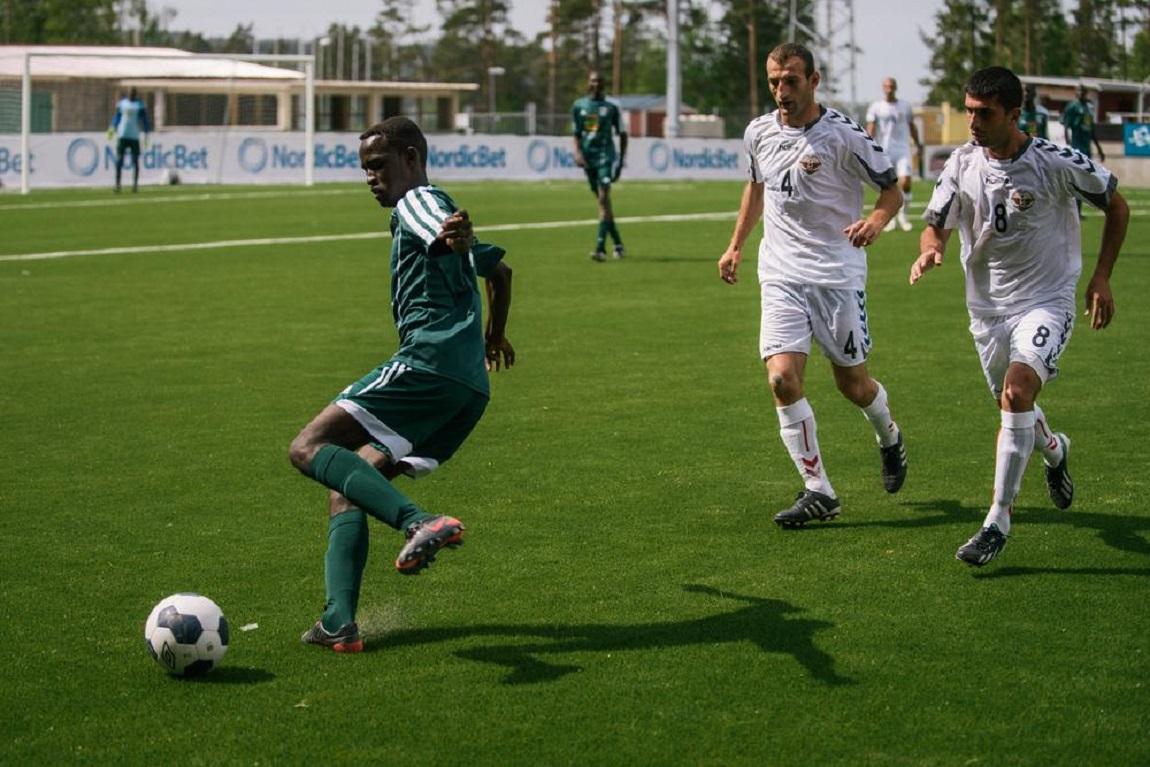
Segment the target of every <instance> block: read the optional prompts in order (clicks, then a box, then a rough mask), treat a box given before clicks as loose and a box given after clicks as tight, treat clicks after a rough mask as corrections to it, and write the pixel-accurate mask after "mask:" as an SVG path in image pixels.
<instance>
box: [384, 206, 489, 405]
mask: <svg viewBox="0 0 1150 767" xmlns="http://www.w3.org/2000/svg"><path fill="white" fill-rule="evenodd" d="M455 210H456V206H455V202H454V201H453V200H452V199H451V198H450V197H449V196H448V195H447V194H446V193H445V192H443V191H442V190H441V189H437V188H436V187H434V186H421V187H417V188H415V189H412V190H411V191H409V192H408V193H407V194H405V195H404V196H403V198H402V199H401V200H400V201H399V202H398V203H397V204H396V206H395V210H394V211H393V212H392V214H391V236H392V240H391V312H392V315H393V317H394V318H395V328H396V330H397V331H398V333H399V350H398V351H397V352H396V353H395V355H394V357H393V359H395V360H398V361H401V362H404V363H406V364H408V365H410V366H411V367H412V368H413V369H415V370H422V371H424V372H427V373H435V374H436V375H441V376H443V377H445V378H450V379H451V380H453V381H458V382H459V383H462V384H464V385H465V386H468V387H470V388H472V389H474V390H476V391H478V392H481V393H483V394H488V393H489V392H490V388H489V385H488V382H487V370H486V368H485V367H484V364H483V360H484V346H483V322H482V318H483V302H482V299H481V298H480V295H479V290H478V288H477V286H476V274H479V275H480V276H484V275H488V274H491V272H492V271H493V270H494V269H495V266H496V264H498V262H499V260H500V259H501V258H502V257H503V253H504V251H503V250H502V249H501V248H498V247H496V246H494V245H477V246H475V247H473V248H472V249H471V253H470V254H469V255H468V256H462V257H461V256H459V255H458V254H456V253H455V251H453V250H452V249H451V248H450V247H448V246H447V244H446V243H445V242H444V241H443V240H438V239H436V237H437V235H438V234H439V230H440V228H441V227H442V225H443V221H444V219H446V218H447V217H448V216H450V215H451V214H452V213H454V212H455Z"/></svg>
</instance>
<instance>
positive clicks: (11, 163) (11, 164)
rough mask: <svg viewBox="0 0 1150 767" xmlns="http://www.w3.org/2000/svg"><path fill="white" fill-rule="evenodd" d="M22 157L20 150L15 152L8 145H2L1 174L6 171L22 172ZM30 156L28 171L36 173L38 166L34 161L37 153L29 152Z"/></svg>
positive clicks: (0, 152) (0, 155)
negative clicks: (35, 165) (36, 166)
mask: <svg viewBox="0 0 1150 767" xmlns="http://www.w3.org/2000/svg"><path fill="white" fill-rule="evenodd" d="M21 157H22V155H21V154H20V153H19V152H13V151H12V150H10V149H9V148H8V147H6V146H0V176H2V175H4V174H5V173H20V172H21V171H20V169H21V168H22V167H23V165H24V163H23V162H22V161H21ZM28 157H29V161H28V172H29V173H35V172H36V168H35V167H34V166H33V162H34V161H35V159H36V154H35V153H34V152H29V153H28Z"/></svg>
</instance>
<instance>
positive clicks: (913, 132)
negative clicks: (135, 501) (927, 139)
mask: <svg viewBox="0 0 1150 767" xmlns="http://www.w3.org/2000/svg"><path fill="white" fill-rule="evenodd" d="M906 119H907V123H909V125H910V140H911V141H913V142H914V148H915V149H917V150H918V151H919V153H920V154H921V153H922V140H921V139H920V138H919V137H918V126H917V125H915V124H914V114H913V113H911V114H909V115H907V118H906Z"/></svg>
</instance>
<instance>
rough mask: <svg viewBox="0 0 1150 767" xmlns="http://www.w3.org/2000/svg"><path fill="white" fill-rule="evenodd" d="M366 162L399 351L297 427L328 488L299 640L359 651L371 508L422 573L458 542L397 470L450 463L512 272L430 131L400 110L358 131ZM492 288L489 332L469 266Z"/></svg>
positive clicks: (467, 425)
mask: <svg viewBox="0 0 1150 767" xmlns="http://www.w3.org/2000/svg"><path fill="white" fill-rule="evenodd" d="M360 142H361V143H360V147H359V158H360V165H361V167H362V168H363V170H364V172H365V173H366V174H367V184H368V187H369V188H370V190H371V193H372V195H373V196H374V197H375V198H376V200H377V201H378V202H379V204H380V205H381V206H382V207H384V208H393V209H394V210H393V211H392V214H391V234H392V243H391V307H392V314H393V316H394V319H395V324H396V329H397V331H398V333H399V349H398V350H397V351H396V353H395V354H394V355H393V356H392V357H391V359H389V360H387V361H386V362H384V363H383V364H382V365H380V366H379V367H377V368H376V369H375V370H373V371H371V372H370V373H368V374H367V375H366V376H364V377H363V378H361V379H360V380H359V381H356V382H355V383H353V384H352V385H351V386H349V387H347V388H346V389H344V391H343V392H342V393H341V394H340V395H339V396H338V397H337V398H336V399H335V401H334V402H332V403H331V404H329V405H328V406H327V407H325V408H324V409H323V410H322V411H321V412H320V413H319V415H317V416H316V417H315V418H313V419H312V421H311V422H310V423H309V424H308V425H307V426H305V427H304V429H303V431H301V432H300V433H299V435H298V436H297V437H296V438H295V440H294V441H293V442H292V445H291V451H290V457H291V462H292V464H293V465H294V466H295V467H296V468H297V469H299V470H300V471H301V472H302V473H303V474H305V475H307V476H308V477H311V478H312V479H314V480H316V481H317V482H319V483H320V484H323V485H324V486H326V487H328V488H329V489H331V490H332V491H333V493H334V494H335V495H334V496H333V497H332V501H331V504H330V507H329V509H330V511H329V522H328V549H327V555H326V557H325V559H324V565H325V587H326V592H327V602H326V605H325V608H324V613H323V616H322V618H321V619H320V620H319V621H317V622H316V623H315V625H314V626H312V628H311V629H309V630H308V631H307V632H305V633H304V635H303V636H302V637H301V639H302V640H303V641H304V642H305V643H308V644H316V645H321V646H323V647H330V648H331V649H333V650H335V651H336V652H359V651H361V650H362V649H363V640H362V638H361V636H360V633H359V628H358V626H357V624H356V622H355V613H356V608H357V605H358V601H359V592H360V584H361V580H362V576H363V570H364V566H365V564H366V562H367V547H368V531H367V516H366V515H368V514H370V515H371V516H373V517H375V518H376V519H378V520H380V521H381V522H384V523H385V524H388V525H390V526H391V527H393V528H395V529H396V530H400V531H403V532H405V534H406V537H407V541H406V543H405V545H404V546H403V548H402V549H401V550H400V552H399V556H398V557H397V558H396V560H395V567H396V569H397V570H398V571H399V572H400V573H402V574H416V573H418V572H419V571H420V570H421V569H423V568H425V567H427V566H428V565H429V564H430V563H431V562H432V561H434V559H435V555H436V552H437V551H438V550H439V549H441V548H443V547H445V546H451V547H454V546H458V545H459V544H461V543H462V540H463V531H464V527H463V524H462V523H461V522H460V521H459V520H458V519H456V518H454V517H450V516H445V515H439V516H433V515H431V514H428V513H427V512H426V511H424V510H423V509H421V508H420V507H419V506H417V505H416V504H415V503H414V502H412V501H411V500H410V499H409V498H408V497H407V496H406V495H404V494H403V493H402V492H400V491H399V490H398V489H397V488H396V487H395V486H394V485H393V484H392V483H391V481H390V480H391V479H393V478H394V477H396V476H398V475H399V474H401V473H402V474H407V475H409V476H412V477H416V476H420V475H422V474H426V473H427V472H429V471H432V470H434V469H435V468H437V467H438V466H439V464H441V463H443V462H444V461H446V460H448V459H449V458H450V457H451V456H452V455H453V454H454V453H455V451H456V450H458V449H459V446H460V445H461V444H462V443H463V441H464V439H466V438H467V436H468V434H470V433H471V430H472V429H473V428H475V425H476V424H477V423H478V422H479V419H480V417H481V416H482V415H483V411H484V409H485V408H486V406H487V400H488V396H489V386H488V381H487V371H486V369H485V362H487V363H489V364H490V363H494V364H495V365H496V366H497V365H498V364H499V363H500V362H502V363H503V364H511V363H513V362H514V350H512V349H511V345H510V344H509V343H508V342H507V339H506V337H505V335H504V332H505V329H506V321H507V310H508V307H509V305H510V301H511V290H510V287H511V270H510V269H509V268H508V267H507V266H506V265H505V264H503V263H502V262H501V258H502V256H503V250H502V249H500V248H498V247H495V246H492V245H482V244H480V243H477V242H475V241H474V240H473V238H472V237H471V236H470V232H471V227H470V223H469V221H468V219H467V216H466V213H465V212H464V211H458V212H457V210H456V206H455V203H454V202H453V201H452V199H451V198H450V197H449V196H448V195H447V194H446V193H445V192H443V191H442V190H440V189H438V188H436V187H434V186H431V185H430V184H428V181H427V140H426V139H425V138H424V136H423V133H422V131H420V129H419V127H418V126H417V125H416V124H415V123H414V122H412V121H411V120H409V119H407V118H405V117H392V118H389V119H387V120H385V121H383V122H382V123H379V124H377V125H374V126H372V127H371V128H369V129H368V130H367V131H365V132H364V133H363V134H362V136H360ZM477 274H478V275H480V276H483V277H485V278H486V279H487V280H488V282H489V283H490V284H492V285H493V290H492V296H493V300H492V306H491V311H490V319H489V324H488V328H487V333H486V338H485V337H484V335H485V334H484V328H483V325H482V314H483V305H482V299H481V298H480V294H479V290H478V288H477V285H476V275H477Z"/></svg>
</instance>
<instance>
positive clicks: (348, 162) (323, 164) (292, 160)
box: [236, 137, 359, 175]
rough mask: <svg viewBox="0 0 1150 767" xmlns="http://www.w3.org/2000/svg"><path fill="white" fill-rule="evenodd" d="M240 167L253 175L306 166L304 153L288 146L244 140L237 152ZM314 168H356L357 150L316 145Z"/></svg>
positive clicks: (357, 161) (258, 139) (256, 139)
mask: <svg viewBox="0 0 1150 767" xmlns="http://www.w3.org/2000/svg"><path fill="white" fill-rule="evenodd" d="M236 157H237V159H238V160H239V163H240V167H241V168H243V169H244V170H245V171H247V172H248V173H251V174H253V175H255V174H259V173H263V172H264V171H269V170H281V169H284V168H287V169H289V170H298V169H300V168H303V167H304V166H305V165H306V164H307V161H306V158H305V157H304V151H303V150H302V149H296V148H295V147H292V146H289V145H287V144H272V145H271V146H268V143H267V142H266V141H264V140H263V139H262V138H254V137H252V138H246V139H244V140H243V141H242V142H240V145H239V147H238V149H237V150H236ZM312 167H313V168H335V169H340V168H356V169H358V168H359V150H358V149H357V148H355V147H350V146H347V145H346V144H336V145H334V146H328V145H327V144H316V145H315V160H314V162H313V163H312Z"/></svg>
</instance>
